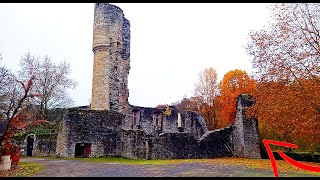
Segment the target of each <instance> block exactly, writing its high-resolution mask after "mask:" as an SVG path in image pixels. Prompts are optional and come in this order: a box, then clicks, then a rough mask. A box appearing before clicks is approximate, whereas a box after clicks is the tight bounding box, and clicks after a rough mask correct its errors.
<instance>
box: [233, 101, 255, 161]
mask: <svg viewBox="0 0 320 180" xmlns="http://www.w3.org/2000/svg"><path fill="white" fill-rule="evenodd" d="M253 103H254V99H253V97H252V96H249V95H240V96H238V98H237V112H236V120H235V123H234V125H233V126H234V131H233V132H232V138H233V146H234V153H235V155H236V156H238V157H248V158H261V155H260V145H259V141H260V138H259V132H258V120H257V118H255V117H252V118H250V117H247V115H246V109H247V108H248V107H250V106H252V105H253Z"/></svg>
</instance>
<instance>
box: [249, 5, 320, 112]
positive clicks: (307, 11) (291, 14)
mask: <svg viewBox="0 0 320 180" xmlns="http://www.w3.org/2000/svg"><path fill="white" fill-rule="evenodd" d="M271 10H272V13H273V14H272V17H273V20H274V21H273V23H272V24H270V26H269V27H267V28H265V29H263V30H260V31H253V32H251V33H250V36H251V40H250V41H249V42H248V43H247V46H246V49H247V51H248V54H249V55H252V57H253V59H252V64H253V69H254V70H255V72H256V73H255V76H256V78H257V79H258V80H259V81H262V82H270V81H278V82H282V83H283V84H293V83H294V84H297V85H298V86H295V89H293V90H294V91H295V92H297V97H298V98H300V99H301V100H303V101H306V102H308V103H309V105H310V106H312V107H313V108H314V109H315V110H316V111H317V112H318V113H320V101H319V100H320V99H319V96H318V93H317V92H316V91H314V89H317V88H319V87H320V61H319V59H320V5H319V4H317V3H315V4H308V3H288V4H286V3H281V4H272V5H271ZM306 80H307V81H306ZM308 83H309V84H310V83H311V84H312V86H310V85H309V84H308ZM308 87H311V88H309V89H308ZM298 92H299V93H298Z"/></svg>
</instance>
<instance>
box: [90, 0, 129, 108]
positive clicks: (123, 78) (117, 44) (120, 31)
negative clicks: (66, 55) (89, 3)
mask: <svg viewBox="0 0 320 180" xmlns="http://www.w3.org/2000/svg"><path fill="white" fill-rule="evenodd" d="M92 51H93V53H94V63H93V64H94V65H93V80H92V102H91V108H92V109H95V110H114V111H120V112H122V111H124V110H125V108H126V107H127V105H128V96H129V90H128V74H129V69H130V22H129V20H127V19H126V18H124V14H123V12H122V10H121V9H120V8H119V7H117V6H114V5H111V4H108V3H96V4H95V11H94V24H93V46H92Z"/></svg>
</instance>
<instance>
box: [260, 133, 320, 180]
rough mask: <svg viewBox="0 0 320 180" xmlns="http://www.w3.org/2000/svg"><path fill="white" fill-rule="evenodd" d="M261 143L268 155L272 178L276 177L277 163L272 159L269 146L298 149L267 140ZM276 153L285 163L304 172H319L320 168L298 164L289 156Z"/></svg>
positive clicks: (290, 145) (288, 144)
mask: <svg viewBox="0 0 320 180" xmlns="http://www.w3.org/2000/svg"><path fill="white" fill-rule="evenodd" d="M262 142H263V144H264V146H265V147H266V149H267V153H268V156H269V158H270V161H271V166H272V169H273V172H274V176H275V177H278V169H277V163H276V160H275V158H274V155H273V153H272V151H271V148H270V146H269V144H273V145H278V146H284V147H289V148H298V146H297V145H295V144H291V143H286V142H280V141H273V140H267V139H263V140H262ZM277 152H278V153H279V155H280V156H281V157H282V158H283V159H284V160H285V161H287V162H288V163H290V164H292V165H294V166H296V167H298V168H300V169H304V170H307V171H313V172H320V167H318V166H310V165H307V164H303V163H300V162H298V161H296V160H294V159H292V158H290V157H289V156H287V155H286V154H284V153H283V152H281V151H280V150H278V151H277Z"/></svg>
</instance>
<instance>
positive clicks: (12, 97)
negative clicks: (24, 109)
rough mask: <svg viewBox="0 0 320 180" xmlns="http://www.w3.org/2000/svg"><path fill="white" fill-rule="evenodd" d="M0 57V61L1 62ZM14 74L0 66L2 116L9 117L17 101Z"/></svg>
mask: <svg viewBox="0 0 320 180" xmlns="http://www.w3.org/2000/svg"><path fill="white" fill-rule="evenodd" d="M1 59H2V58H0V62H1ZM20 91H21V90H20V89H19V88H18V83H17V81H16V77H15V76H14V74H13V73H12V72H11V71H10V70H9V69H7V68H6V67H5V66H3V65H1V66H0V113H1V117H2V118H6V119H7V118H9V117H10V115H11V114H12V112H13V109H14V107H15V106H16V104H17V103H18V100H17V99H18V98H19V97H18V96H19V93H20Z"/></svg>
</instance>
